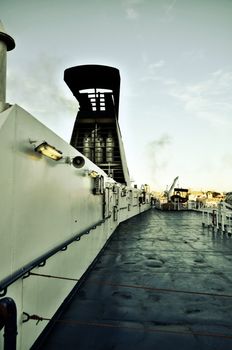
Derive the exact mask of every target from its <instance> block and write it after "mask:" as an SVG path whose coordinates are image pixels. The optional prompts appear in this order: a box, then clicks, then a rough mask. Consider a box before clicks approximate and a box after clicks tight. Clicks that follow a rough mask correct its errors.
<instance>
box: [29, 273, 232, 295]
mask: <svg viewBox="0 0 232 350" xmlns="http://www.w3.org/2000/svg"><path fill="white" fill-rule="evenodd" d="M30 275H32V276H40V277H48V278H57V279H61V280H69V281H75V282H78V281H79V279H76V278H68V277H63V276H54V275H45V274H41V273H34V272H30ZM90 283H94V284H100V285H107V286H111V287H120V288H133V289H144V290H150V291H154V292H164V293H183V294H192V295H203V296H212V297H221V298H232V295H231V294H218V293H209V292H196V291H187V290H179V289H169V288H155V287H149V286H142V285H132V284H117V283H112V282H107V281H98V280H92V281H91V282H90Z"/></svg>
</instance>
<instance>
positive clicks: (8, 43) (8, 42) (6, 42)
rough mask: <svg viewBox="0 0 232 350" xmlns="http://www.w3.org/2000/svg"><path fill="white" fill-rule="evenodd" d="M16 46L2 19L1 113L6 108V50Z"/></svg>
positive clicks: (0, 44)
mask: <svg viewBox="0 0 232 350" xmlns="http://www.w3.org/2000/svg"><path fill="white" fill-rule="evenodd" d="M14 47H15V43H14V40H13V38H12V37H11V36H10V35H9V34H7V33H6V31H5V28H4V26H3V24H2V22H1V21H0V113H1V112H2V111H4V110H5V109H6V52H7V50H8V51H9V50H12V49H13V48H14Z"/></svg>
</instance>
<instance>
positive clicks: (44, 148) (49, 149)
mask: <svg viewBox="0 0 232 350" xmlns="http://www.w3.org/2000/svg"><path fill="white" fill-rule="evenodd" d="M35 151H36V152H38V153H41V154H43V155H44V156H46V157H48V158H51V159H53V160H60V159H61V158H63V156H62V152H61V151H58V149H56V148H55V147H53V146H51V145H49V144H48V143H47V142H46V141H44V142H43V143H41V144H40V145H39V146H37V147H36V148H35Z"/></svg>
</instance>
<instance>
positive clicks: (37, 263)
mask: <svg viewBox="0 0 232 350" xmlns="http://www.w3.org/2000/svg"><path fill="white" fill-rule="evenodd" d="M109 218H110V216H107V217H106V218H104V219H103V220H100V221H99V222H97V223H96V224H95V225H92V226H91V227H89V228H87V229H85V230H84V231H83V232H81V233H78V234H76V235H74V236H73V237H72V238H70V239H68V240H66V241H65V242H63V243H61V244H59V245H58V246H56V247H55V248H53V249H51V250H49V251H48V252H47V253H45V254H43V255H41V256H40V257H38V258H36V259H35V260H32V261H31V262H29V263H28V264H26V265H24V266H23V267H21V268H20V269H18V270H17V271H15V272H13V273H12V274H11V275H10V276H8V277H6V278H4V279H3V280H2V281H0V297H3V296H4V295H6V293H7V287H9V286H10V285H11V284H12V283H14V282H15V281H17V280H18V279H20V278H23V277H26V276H25V275H27V274H28V273H29V272H30V271H31V270H32V269H34V268H35V267H41V266H44V265H45V264H46V260H47V259H49V258H50V257H51V256H53V255H55V254H56V253H58V252H60V251H64V250H66V249H67V247H68V245H69V244H71V243H73V242H75V241H79V240H80V239H81V237H82V236H84V235H87V234H89V232H90V231H91V230H93V229H95V228H96V227H97V226H100V225H101V224H103V223H104V222H105V220H107V219H109Z"/></svg>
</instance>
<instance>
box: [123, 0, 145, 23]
mask: <svg viewBox="0 0 232 350" xmlns="http://www.w3.org/2000/svg"><path fill="white" fill-rule="evenodd" d="M143 2H144V1H143V0H124V1H123V2H122V3H123V7H124V8H125V12H126V18H127V19H129V20H136V19H138V18H139V16H140V13H139V10H138V5H140V4H142V3H143Z"/></svg>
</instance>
